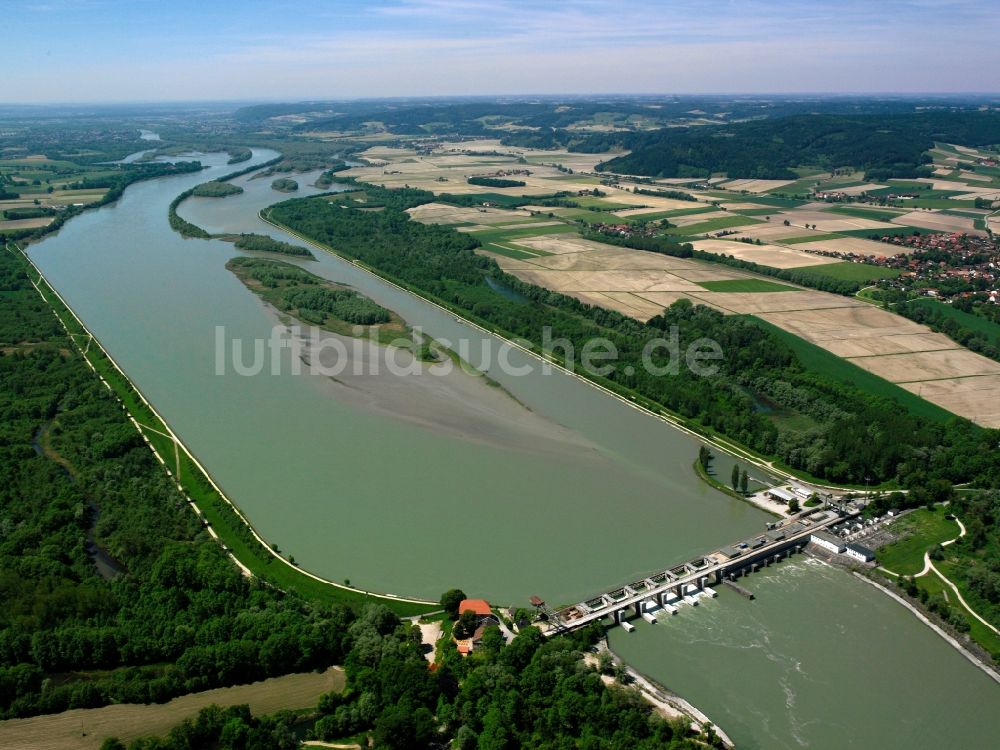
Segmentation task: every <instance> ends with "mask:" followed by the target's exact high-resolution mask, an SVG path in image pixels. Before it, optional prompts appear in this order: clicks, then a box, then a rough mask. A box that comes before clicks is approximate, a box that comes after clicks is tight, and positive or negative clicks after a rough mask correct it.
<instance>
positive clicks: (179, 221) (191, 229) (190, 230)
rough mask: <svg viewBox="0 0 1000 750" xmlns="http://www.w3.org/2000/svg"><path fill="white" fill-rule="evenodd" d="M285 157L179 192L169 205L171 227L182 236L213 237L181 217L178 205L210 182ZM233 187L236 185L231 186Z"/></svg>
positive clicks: (221, 180)
mask: <svg viewBox="0 0 1000 750" xmlns="http://www.w3.org/2000/svg"><path fill="white" fill-rule="evenodd" d="M283 158H284V157H282V156H276V157H275V158H273V159H269V160H268V161H265V162H261V163H260V164H253V165H251V166H249V167H244V168H243V169H238V170H236V171H235V172H230V173H229V174H227V175H223V176H222V177H217V178H216V179H214V180H210V181H209V182H203V183H202V184H201V185H195V186H194V187H192V188H189V189H188V190H185V191H183V192H182V193H179V194H178V195H177V197H176V198H174V199H173V200H172V201H170V205H169V206H168V207H167V221H169V223H170V228H171V229H173V230H174V231H175V232H177V233H178V234H179V235H180V236H181V237H183V238H185V239H200V240H208V239H212V235H211V234H210V233H208V232H207V231H205V230H204V229H202V228H201V227H199V226H198V225H197V224H192V223H191V222H190V221H187V220H186V219H183V218H181V216H180V214H178V213H177V207H178V206H180V205H181V203H183V202H184V201H186V200H187V199H188V198H190V197H191V196H192V195H194V194H195V191H196V190H197V189H198V188H201V187H203V186H204V185H208V184H210V183H228V181H229V180H233V179H235V178H237V177H242V176H243V175H245V174H249V173H250V172H253V171H255V170H258V169H266V168H267V167H271V166H274V165H275V164H279V163H280V162H281V160H282V159H283ZM231 187H236V186H235V185H234V186H231ZM239 190H240V192H243V188H239Z"/></svg>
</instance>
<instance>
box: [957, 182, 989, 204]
mask: <svg viewBox="0 0 1000 750" xmlns="http://www.w3.org/2000/svg"><path fill="white" fill-rule="evenodd" d="M966 188H968V185H966ZM976 198H987V199H988V200H991V201H1000V190H989V189H986V188H980V189H978V190H977V191H976V192H974V193H967V194H965V195H956V196H955V199H956V200H963V201H974V200H975V199H976Z"/></svg>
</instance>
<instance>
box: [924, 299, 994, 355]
mask: <svg viewBox="0 0 1000 750" xmlns="http://www.w3.org/2000/svg"><path fill="white" fill-rule="evenodd" d="M910 304H916V305H919V306H921V307H926V308H927V309H929V310H935V311H936V312H937V313H938V314H940V315H944V316H946V317H948V318H951V319H952V320H954V321H955V322H956V323H958V324H959V325H960V326H961V327H962V328H968V329H970V330H973V331H978V332H979V333H982V334H983V335H985V336H986V337H987V338H989V339H990V340H991V341H993V342H994V343H995V344H997V345H998V346H1000V324H997V323H994V322H993V321H992V320H987V319H986V318H981V317H979V316H978V315H974V314H973V313H967V312H965V311H964V310H958V309H956V308H954V307H952V306H951V305H946V304H944V303H943V302H937V301H936V300H932V299H927V298H926V297H924V298H922V299H918V300H914V301H913V302H911V303H910Z"/></svg>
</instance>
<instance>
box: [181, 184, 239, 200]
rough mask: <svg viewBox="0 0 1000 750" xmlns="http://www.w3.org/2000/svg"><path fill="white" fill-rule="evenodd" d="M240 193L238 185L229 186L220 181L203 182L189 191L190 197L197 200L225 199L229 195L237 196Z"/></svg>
mask: <svg viewBox="0 0 1000 750" xmlns="http://www.w3.org/2000/svg"><path fill="white" fill-rule="evenodd" d="M242 192H243V188H241V187H239V186H238V185H231V184H230V183H228V182H222V181H221V180H211V181H210V182H203V183H201V184H200V185H196V186H195V187H194V188H192V189H191V195H194V196H197V197H198V198H226V197H228V196H230V195H239V194H240V193H242Z"/></svg>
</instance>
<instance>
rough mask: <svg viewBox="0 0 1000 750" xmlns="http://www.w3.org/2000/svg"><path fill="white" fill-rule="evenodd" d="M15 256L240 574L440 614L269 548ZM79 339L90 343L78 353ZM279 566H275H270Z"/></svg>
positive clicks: (406, 611)
mask: <svg viewBox="0 0 1000 750" xmlns="http://www.w3.org/2000/svg"><path fill="white" fill-rule="evenodd" d="M11 247H13V248H15V249H14V250H13V251H12V252H14V253H16V254H17V255H19V256H20V257H21V258H22V259H23V261H22V262H23V263H24V264H25V267H26V269H27V268H30V269H32V271H33V272H34V274H36V275H37V278H38V282H37V283H36V282H34V281H33V282H32V284H33V285H34V286H35V288H36V289H37V290H38V293H39V295H40V296H41V297H42V299H43V300H44V301H45V302H46V304H48V305H49V307H50V308H51V309H52V311H53V313H54V314H55V315H56V317H57V318H58V319H59V322H60V323H61V325H62V326H63V328H64V329H65V330H66V332H67V334H68V335H69V336H70V338H71V339H72V340H73V341H74V343H75V344H76V346H77V349H78V350H79V352H80V353H81V354H82V356H83V358H84V360H85V361H86V363H87V364H88V366H89V367H90V368H91V370H93V371H94V373H96V374H97V375H98V376H99V377H100V378H101V381H102V382H103V383H104V384H105V386H106V387H107V389H108V390H110V391H112V392H113V393H114V394H115V397H116V398H117V399H118V400H119V402H120V403H121V405H122V408H123V409H124V410H125V412H126V414H127V415H128V417H129V420H130V421H131V422H132V424H133V426H134V427H135V428H136V430H137V431H138V432H139V433H140V434H141V435H142V437H143V440H144V441H145V442H146V443H147V445H148V446H149V448H150V449H151V450H152V451H153V454H154V455H155V456H156V458H157V460H158V461H159V463H160V464H161V465H162V466H163V468H164V470H165V471H166V472H167V474H168V476H170V477H171V479H172V481H174V482H175V483H176V484H177V486H178V489H179V490H180V491H181V492H182V494H183V495H184V496H185V497H186V498H187V501H188V503H189V504H190V505H191V508H192V510H193V511H194V513H195V514H196V515H197V516H198V517H199V519H200V520H201V522H202V525H203V526H204V527H205V529H206V530H207V531H208V533H209V535H210V536H212V537H213V538H214V539H216V540H217V541H218V542H219V544H220V545H222V547H223V549H224V550H225V552H226V554H227V555H228V556H229V557H230V558H231V559H232V560H233V562H234V563H235V564H236V565H237V566H238V567H239V568H240V569H241V570H243V571H244V573H245V574H247V575H251V576H253V577H255V578H258V579H259V580H261V581H263V582H265V583H267V584H270V585H272V586H274V587H275V588H277V589H279V590H292V591H294V592H296V593H297V594H298V595H300V596H302V597H303V598H305V599H309V600H312V601H316V602H319V603H326V604H334V603H338V604H345V605H347V606H360V605H362V604H364V603H367V602H378V603H381V604H384V605H385V606H387V607H389V608H390V609H392V610H393V611H394V612H395V613H396V614H398V615H399V616H415V615H423V614H427V613H429V612H432V611H435V610H437V609H438V606H437V605H436V604H435V603H433V602H430V601H426V600H421V599H414V598H410V597H401V596H396V595H394V594H381V593H376V592H368V591H363V590H360V589H357V588H354V587H351V586H349V585H346V584H340V583H336V582H334V581H330V580H327V579H324V578H322V577H320V576H317V575H315V574H313V573H310V572H308V571H305V570H302V569H301V568H299V567H298V566H297V565H296V564H295V563H294V562H293V561H292V560H293V559H294V558H292V556H290V555H289V556H288V557H289V558H291V559H287V558H286V557H285V556H284V555H283V554H282V552H281V551H280V550H279V548H278V546H277V544H274V543H268V542H267V541H266V540H265V539H264V538H263V537H261V536H260V534H259V533H258V532H257V530H256V529H255V528H254V527H253V525H252V524H251V523H250V521H249V519H247V517H246V516H245V515H244V514H243V512H242V511H241V510H240V509H239V508H238V506H236V505H235V504H234V503H233V502H232V501H231V500H230V499H229V498H228V497H227V496H226V495H225V493H224V492H223V491H222V489H221V488H220V487H219V486H218V485H217V484H216V483H215V481H214V479H212V477H211V475H210V474H208V472H207V471H206V470H205V469H204V467H202V465H201V464H200V463H199V462H198V461H197V459H196V458H195V457H194V456H193V454H191V453H190V451H189V450H188V448H187V447H186V446H185V445H184V443H183V442H181V440H180V439H179V438H178V437H177V436H176V434H175V433H174V432H173V431H172V430H171V429H170V427H169V425H168V424H167V423H166V422H165V421H164V420H163V418H162V417H160V415H159V413H158V412H156V410H155V409H154V408H153V406H152V405H151V404H150V403H149V402H148V401H147V400H146V398H145V397H144V396H143V395H142V393H141V392H140V391H139V390H138V389H137V388H136V386H135V385H134V384H133V383H132V381H131V380H130V379H129V378H128V376H127V375H125V373H124V372H123V371H122V370H121V368H120V367H119V366H118V364H117V363H116V362H115V361H114V359H113V358H111V356H110V355H109V354H108V353H107V352H106V351H105V349H104V347H103V346H102V345H101V343H100V341H99V340H98V339H97V338H96V337H94V336H93V334H92V333H91V332H90V331H89V329H87V328H86V326H84V324H83V323H82V321H81V320H80V319H79V318H78V317H77V315H76V314H75V313H74V312H73V310H72V309H71V308H70V307H69V306H68V305H67V304H66V302H65V301H64V300H63V299H62V297H61V296H60V295H59V293H58V292H56V291H55V290H54V289H53V288H52V287H51V286H50V285H49V284H48V282H47V281H46V280H45V277H44V275H43V274H42V273H41V271H40V270H39V269H38V268H37V266H35V265H34V263H33V262H32V261H31V259H30V258H28V256H27V255H26V254H25V253H24V251H23V250H21V249H20V248H19V247H18V246H17V245H13V244H12V245H11ZM79 338H83V339H86V340H87V341H88V342H89V343H88V345H86V346H84V345H81V343H80V341H79V340H78V339H79ZM276 562H277V563H279V564H277V565H275V563H276Z"/></svg>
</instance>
